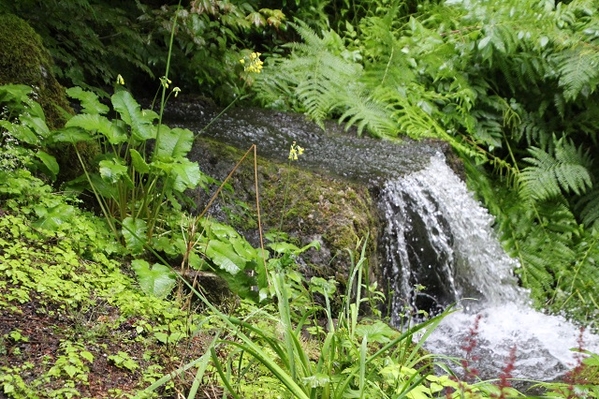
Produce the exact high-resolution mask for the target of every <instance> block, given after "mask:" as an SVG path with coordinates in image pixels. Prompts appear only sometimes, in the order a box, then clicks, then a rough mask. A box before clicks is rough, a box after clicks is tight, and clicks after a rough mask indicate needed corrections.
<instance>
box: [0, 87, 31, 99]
mask: <svg viewBox="0 0 599 399" xmlns="http://www.w3.org/2000/svg"><path fill="white" fill-rule="evenodd" d="M32 91H33V89H32V88H31V86H27V85H2V86H0V102H3V103H5V102H6V103H8V102H18V103H24V102H27V100H28V99H29V94H31V92H32Z"/></svg>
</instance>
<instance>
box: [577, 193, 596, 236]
mask: <svg viewBox="0 0 599 399" xmlns="http://www.w3.org/2000/svg"><path fill="white" fill-rule="evenodd" d="M575 208H576V209H577V210H578V211H579V215H580V219H581V221H582V223H583V224H584V225H585V226H587V227H593V226H595V227H599V188H597V187H595V188H594V189H593V190H591V191H589V192H588V193H586V194H585V195H584V196H582V197H581V198H580V200H579V201H578V202H577V203H576V206H575Z"/></svg>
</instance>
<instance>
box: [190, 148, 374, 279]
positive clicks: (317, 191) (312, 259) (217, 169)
mask: <svg viewBox="0 0 599 399" xmlns="http://www.w3.org/2000/svg"><path fill="white" fill-rule="evenodd" d="M194 151H197V153H196V154H195V156H197V157H198V159H200V168H201V169H202V170H203V171H204V172H205V173H208V174H209V175H212V176H214V177H215V178H217V179H220V180H223V179H224V178H225V177H226V175H227V174H228V173H229V172H230V171H231V170H233V168H234V166H235V164H236V162H237V161H238V160H239V159H241V158H242V156H243V151H239V150H237V149H234V148H232V147H229V146H226V145H223V144H220V143H216V142H213V141H210V140H207V139H202V140H201V141H199V142H198V143H196V145H195V146H194ZM257 165H258V183H259V191H260V208H261V222H262V227H263V230H264V231H265V232H267V231H269V230H276V231H281V232H284V233H287V234H288V235H289V237H290V239H291V241H292V242H294V243H295V244H297V245H306V244H308V243H309V242H310V241H312V240H314V239H316V240H319V241H320V242H321V244H322V247H323V249H322V250H321V251H316V250H310V251H308V252H307V253H305V254H304V255H303V256H302V258H303V260H304V261H305V262H306V264H307V267H306V268H305V270H303V272H304V274H305V276H306V277H307V278H309V277H310V276H321V277H326V278H328V277H334V278H335V280H336V281H338V282H340V283H341V286H340V287H339V288H341V289H342V288H343V283H344V282H345V281H346V280H347V277H348V273H349V269H350V267H351V260H350V254H349V252H348V251H347V250H348V249H349V250H350V251H352V252H353V253H354V254H356V252H357V251H359V250H360V249H361V247H358V243H359V242H360V240H362V242H363V240H364V239H365V238H366V237H367V236H368V237H369V241H368V252H369V253H370V254H374V253H375V250H376V238H377V237H376V234H377V227H376V213H375V211H374V209H375V206H374V203H373V200H372V197H371V194H370V192H369V191H368V189H367V188H366V187H364V186H360V185H358V184H353V183H351V182H348V181H346V180H339V179H336V178H332V177H329V176H324V175H320V174H316V173H312V172H310V171H307V170H302V169H301V158H300V160H299V161H297V162H293V163H291V164H290V165H289V164H283V163H277V162H273V161H267V160H264V159H258V162H257ZM254 180H255V179H254V163H253V155H249V156H248V158H246V160H244V162H243V163H242V164H241V165H240V166H239V167H238V169H237V170H236V171H235V173H233V175H232V176H231V178H230V179H229V181H228V183H229V184H230V188H231V189H230V190H229V191H225V192H224V193H223V194H221V196H220V199H219V205H218V208H219V209H220V210H221V212H220V213H221V214H220V215H219V216H220V217H222V218H226V220H225V221H226V222H228V223H231V224H232V225H233V226H234V227H235V228H237V229H238V230H239V231H241V232H244V233H245V235H246V237H250V238H251V237H256V235H257V218H256V205H255V189H254ZM195 195H196V202H197V203H200V204H205V203H206V202H207V196H205V195H204V193H203V192H199V191H198V192H196V194H195ZM256 244H257V242H256ZM356 258H357V257H356ZM374 258H375V257H374V256H372V257H371V259H372V260H374Z"/></svg>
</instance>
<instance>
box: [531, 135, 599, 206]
mask: <svg viewBox="0 0 599 399" xmlns="http://www.w3.org/2000/svg"><path fill="white" fill-rule="evenodd" d="M528 151H529V153H530V154H531V155H532V157H527V158H524V161H526V162H528V163H529V164H531V166H528V167H526V168H524V169H523V170H522V172H521V173H520V194H521V196H522V198H524V199H533V200H536V201H543V200H547V199H551V198H556V197H558V196H560V195H561V193H562V191H563V192H573V193H575V194H576V195H581V194H583V193H584V192H586V191H587V189H589V188H591V187H592V185H593V183H592V179H591V175H590V174H589V170H588V169H587V165H588V162H589V161H588V157H587V156H585V154H584V153H583V152H582V151H581V150H580V149H577V148H576V147H575V146H574V144H573V143H572V142H571V141H567V140H564V139H560V140H558V141H557V142H556V143H555V155H552V154H550V153H548V152H546V151H544V150H542V149H541V148H537V147H530V148H529V149H528Z"/></svg>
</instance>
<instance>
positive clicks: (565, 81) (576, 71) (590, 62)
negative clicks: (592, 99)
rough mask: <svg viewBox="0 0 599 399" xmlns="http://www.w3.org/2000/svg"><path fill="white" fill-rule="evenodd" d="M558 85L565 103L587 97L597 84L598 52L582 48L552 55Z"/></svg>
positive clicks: (598, 78) (598, 79) (598, 76)
mask: <svg viewBox="0 0 599 399" xmlns="http://www.w3.org/2000/svg"><path fill="white" fill-rule="evenodd" d="M554 60H555V62H556V63H557V69H558V73H559V85H560V86H561V87H562V88H563V90H564V97H565V99H566V100H567V101H574V100H575V99H576V98H577V97H578V96H579V95H581V94H582V95H584V96H585V97H587V96H588V95H589V94H591V93H593V92H594V91H595V89H596V87H597V84H598V83H599V52H597V51H595V50H594V49H592V48H587V47H583V46H577V47H572V48H569V49H565V50H564V51H562V52H560V53H558V54H556V55H554Z"/></svg>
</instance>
